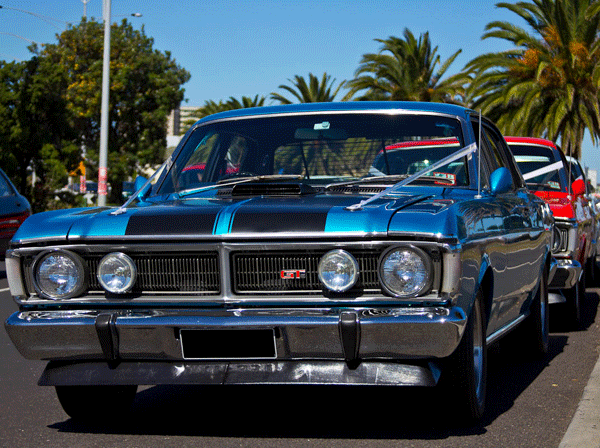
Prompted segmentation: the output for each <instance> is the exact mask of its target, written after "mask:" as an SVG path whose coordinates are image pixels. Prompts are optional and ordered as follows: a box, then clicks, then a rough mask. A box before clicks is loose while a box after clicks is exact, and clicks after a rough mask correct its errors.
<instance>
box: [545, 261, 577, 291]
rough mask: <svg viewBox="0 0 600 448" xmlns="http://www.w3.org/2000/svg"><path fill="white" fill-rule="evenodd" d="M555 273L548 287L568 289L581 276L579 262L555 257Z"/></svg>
mask: <svg viewBox="0 0 600 448" xmlns="http://www.w3.org/2000/svg"><path fill="white" fill-rule="evenodd" d="M556 262H557V267H556V274H555V275H554V277H553V278H552V280H551V281H550V283H549V287H550V289H569V288H572V287H573V286H575V284H576V283H577V282H578V281H579V279H580V278H581V273H582V271H583V269H582V267H581V263H579V262H578V261H575V260H569V259H561V258H560V259H557V260H556Z"/></svg>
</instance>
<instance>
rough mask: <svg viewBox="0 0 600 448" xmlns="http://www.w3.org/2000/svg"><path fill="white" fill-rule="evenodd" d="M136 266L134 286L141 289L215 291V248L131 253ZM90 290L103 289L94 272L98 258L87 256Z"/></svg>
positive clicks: (216, 266)
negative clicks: (189, 252) (193, 251)
mask: <svg viewBox="0 0 600 448" xmlns="http://www.w3.org/2000/svg"><path fill="white" fill-rule="evenodd" d="M132 259H133V261H134V263H135V265H136V267H137V280H136V283H135V287H134V290H135V291H140V292H160V291H168V292H187V293H192V294H194V293H196V294H201V295H206V294H218V293H219V292H220V286H219V285H220V282H219V257H218V255H217V253H216V252H210V253H203V254H198V255H186V256H179V255H171V256H168V255H164V256H163V255H161V256H158V255H148V256H147V255H145V256H136V255H133V256H132ZM87 263H88V267H89V272H90V278H89V282H90V284H89V289H90V290H98V291H100V290H102V287H101V286H100V284H99V283H98V279H97V278H96V275H95V273H96V272H97V268H98V264H99V263H100V258H99V257H98V258H92V259H88V260H87Z"/></svg>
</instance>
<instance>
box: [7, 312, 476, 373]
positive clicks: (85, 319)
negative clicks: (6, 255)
mask: <svg viewBox="0 0 600 448" xmlns="http://www.w3.org/2000/svg"><path fill="white" fill-rule="evenodd" d="M466 320H467V319H466V314H465V312H464V311H463V310H462V309H461V308H458V307H450V308H446V307H429V308H356V309H348V308H345V309H338V308H318V309H316V308H282V309H277V308H273V309H230V310H229V309H228V310H225V309H204V310H194V309H190V310H172V309H163V310H145V311H131V310H128V311H125V310H114V311H104V310H102V311H100V310H94V311H92V310H87V311H67V310H55V311H51V310H48V311H21V312H16V313H14V314H13V315H12V316H10V317H9V318H8V319H7V321H6V323H5V327H6V331H7V333H8V335H9V336H10V338H11V339H12V341H13V343H14V344H15V346H16V347H17V349H18V350H19V352H20V353H21V354H22V355H23V356H24V357H25V358H28V359H39V360H60V361H77V360H80V361H82V360H87V361H90V360H106V361H115V362H117V363H118V362H125V361H189V360H188V359H185V358H184V356H183V350H182V343H181V330H211V329H218V330H253V329H271V330H273V334H274V335H275V336H274V343H275V349H276V350H275V353H276V355H275V356H274V357H273V359H269V362H278V361H291V360H319V361H327V360H341V361H346V362H347V361H356V360H361V361H362V360H381V359H388V360H389V359H391V360H398V359H404V360H406V359H409V360H410V359H432V358H443V357H446V356H449V355H450V354H451V353H452V352H453V351H454V350H455V348H456V347H457V346H458V343H459V342H460V339H461V336H462V333H463V330H464V327H465V325H466ZM193 361H197V360H193ZM203 361H208V360H203ZM226 361H227V360H221V359H219V360H218V362H226Z"/></svg>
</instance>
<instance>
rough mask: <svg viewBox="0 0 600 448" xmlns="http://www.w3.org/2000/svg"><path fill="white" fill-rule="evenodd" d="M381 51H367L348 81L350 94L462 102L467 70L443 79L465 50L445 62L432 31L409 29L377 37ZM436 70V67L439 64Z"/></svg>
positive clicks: (359, 98) (375, 97)
mask: <svg viewBox="0 0 600 448" xmlns="http://www.w3.org/2000/svg"><path fill="white" fill-rule="evenodd" d="M375 41H376V42H380V43H381V44H382V46H381V50H380V51H379V53H368V54H365V55H363V57H362V59H361V62H360V66H359V67H358V69H357V70H356V72H355V74H354V76H355V78H354V79H352V80H351V81H348V83H347V86H348V87H350V92H349V93H350V94H351V95H353V96H356V99H358V100H396V101H438V102H450V103H462V102H463V101H464V86H465V84H466V82H467V81H468V78H467V77H466V75H465V74H464V73H458V74H456V75H454V76H451V77H448V78H446V79H445V80H442V77H443V76H444V75H445V73H446V71H447V70H448V68H449V67H450V65H451V64H452V63H453V62H454V60H455V59H456V57H457V56H458V55H459V54H460V53H461V51H462V50H458V51H456V52H455V53H454V54H453V55H452V56H450V57H449V58H448V59H446V60H445V61H444V62H443V63H442V62H441V58H440V55H439V54H437V50H438V47H435V48H433V47H432V44H431V40H430V39H429V33H425V34H421V35H420V36H419V39H416V38H415V36H414V35H413V34H412V32H410V31H409V30H408V29H405V30H404V37H403V38H399V37H395V36H390V37H389V38H387V39H375ZM438 66H439V69H438V70H437V72H436V69H437V68H438Z"/></svg>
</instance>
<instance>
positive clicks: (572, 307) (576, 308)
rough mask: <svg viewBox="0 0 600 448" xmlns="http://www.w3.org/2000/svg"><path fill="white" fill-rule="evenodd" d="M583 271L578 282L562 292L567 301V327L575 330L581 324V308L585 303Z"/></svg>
mask: <svg viewBox="0 0 600 448" xmlns="http://www.w3.org/2000/svg"><path fill="white" fill-rule="evenodd" d="M585 274H586V273H585V270H584V271H583V274H582V276H581V278H580V279H579V281H578V282H577V283H576V284H575V286H573V287H572V288H571V289H567V290H566V291H564V294H565V297H566V299H567V303H566V305H567V312H566V315H567V319H568V321H569V325H570V326H571V327H572V328H573V329H575V330H577V329H579V328H581V324H582V307H583V303H584V302H585Z"/></svg>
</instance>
